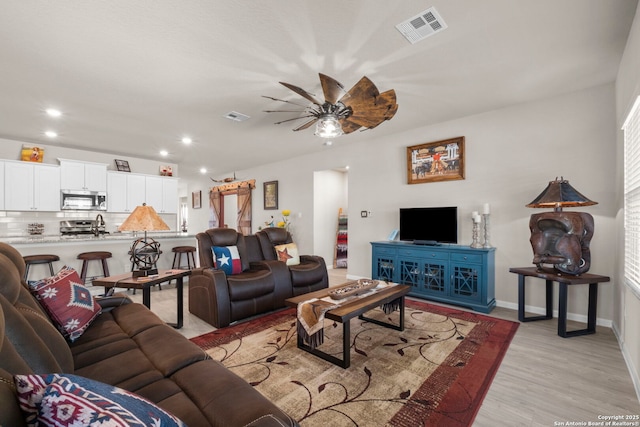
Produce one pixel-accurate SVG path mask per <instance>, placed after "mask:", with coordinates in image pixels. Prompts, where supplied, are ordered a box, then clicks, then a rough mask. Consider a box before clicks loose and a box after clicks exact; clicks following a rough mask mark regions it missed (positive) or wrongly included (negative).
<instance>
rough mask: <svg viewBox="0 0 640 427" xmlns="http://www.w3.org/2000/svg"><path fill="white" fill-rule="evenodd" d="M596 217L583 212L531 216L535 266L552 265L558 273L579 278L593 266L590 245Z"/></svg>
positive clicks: (541, 267) (547, 213)
mask: <svg viewBox="0 0 640 427" xmlns="http://www.w3.org/2000/svg"><path fill="white" fill-rule="evenodd" d="M593 228H594V225H593V217H592V216H591V215H590V214H588V213H584V212H544V213H539V214H534V215H531V219H530V220H529V229H530V230H531V239H530V241H531V247H532V248H533V263H534V264H536V265H537V266H538V268H539V269H541V270H542V269H544V267H543V264H553V266H554V268H555V269H556V270H557V271H560V272H562V273H566V274H571V275H579V274H582V273H586V272H587V271H589V268H590V267H591V251H590V249H589V244H590V242H591V238H592V237H593Z"/></svg>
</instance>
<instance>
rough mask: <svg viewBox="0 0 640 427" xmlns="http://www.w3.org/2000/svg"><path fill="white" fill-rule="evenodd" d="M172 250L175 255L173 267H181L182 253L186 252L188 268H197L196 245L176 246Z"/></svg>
mask: <svg viewBox="0 0 640 427" xmlns="http://www.w3.org/2000/svg"><path fill="white" fill-rule="evenodd" d="M171 251H172V252H173V253H174V255H173V265H172V266H171V268H180V262H181V261H182V254H185V255H186V257H187V265H186V267H187V269H188V270H191V269H192V268H196V258H195V255H194V254H195V253H196V247H195V246H176V247H174V248H173V249H171Z"/></svg>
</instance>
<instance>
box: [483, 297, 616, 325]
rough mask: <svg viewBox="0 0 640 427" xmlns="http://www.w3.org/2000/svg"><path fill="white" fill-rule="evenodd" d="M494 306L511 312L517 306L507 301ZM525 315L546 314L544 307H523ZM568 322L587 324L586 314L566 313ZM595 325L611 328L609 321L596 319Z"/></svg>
mask: <svg viewBox="0 0 640 427" xmlns="http://www.w3.org/2000/svg"><path fill="white" fill-rule="evenodd" d="M496 305H497V306H498V307H502V308H509V309H511V310H518V304H517V303H513V302H508V301H496ZM524 309H525V311H526V312H527V313H533V314H539V315H544V314H546V313H547V309H546V308H544V307H534V306H531V305H525V307H524ZM553 317H556V318H557V317H558V310H553ZM567 319H568V320H574V321H576V322H582V323H587V315H586V314H576V313H567ZM596 325H598V326H605V327H607V328H611V326H612V325H613V322H612V321H611V320H609V319H601V318H597V319H596Z"/></svg>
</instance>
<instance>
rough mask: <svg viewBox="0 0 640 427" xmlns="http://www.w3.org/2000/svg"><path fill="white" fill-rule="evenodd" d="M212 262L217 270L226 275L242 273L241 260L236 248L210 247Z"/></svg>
mask: <svg viewBox="0 0 640 427" xmlns="http://www.w3.org/2000/svg"><path fill="white" fill-rule="evenodd" d="M211 251H212V252H213V262H214V266H215V268H216V269H217V270H222V271H224V273H225V274H227V275H229V276H230V275H232V274H240V273H242V260H241V259H240V253H239V252H238V247H237V246H212V247H211Z"/></svg>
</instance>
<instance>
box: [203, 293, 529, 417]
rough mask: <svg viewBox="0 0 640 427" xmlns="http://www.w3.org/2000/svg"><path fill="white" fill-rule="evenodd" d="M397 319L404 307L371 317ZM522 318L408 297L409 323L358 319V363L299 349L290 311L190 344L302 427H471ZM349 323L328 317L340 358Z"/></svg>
mask: <svg viewBox="0 0 640 427" xmlns="http://www.w3.org/2000/svg"><path fill="white" fill-rule="evenodd" d="M367 316H368V317H372V318H375V317H376V316H377V317H379V318H381V319H384V320H386V321H394V322H397V321H398V313H397V312H396V313H392V314H390V315H385V314H384V313H383V312H382V310H380V309H376V310H373V311H371V312H369V313H367ZM518 325H519V324H518V323H516V322H511V321H507V320H502V319H497V318H493V317H490V316H487V315H482V314H478V313H473V312H466V311H462V310H456V309H453V308H448V307H443V306H437V305H433V304H429V303H426V302H423V301H415V300H409V299H407V301H406V309H405V329H404V331H395V330H392V329H388V328H384V327H381V326H378V325H375V324H373V323H370V322H367V321H365V320H360V319H357V318H355V319H352V320H351V343H350V345H351V366H350V367H349V368H347V369H342V368H340V367H338V366H335V365H333V364H331V363H329V362H326V361H324V360H322V359H320V358H318V357H315V356H314V355H311V354H309V353H307V352H305V351H302V350H300V349H298V348H297V346H296V312H295V310H294V309H287V310H283V311H279V312H276V313H272V314H269V315H267V316H263V317H260V318H257V319H253V320H250V321H247V322H244V323H240V324H236V325H233V326H230V327H227V328H223V329H219V330H216V331H213V332H210V333H207V334H205V335H201V336H199V337H195V338H192V341H193V342H195V343H196V344H197V345H199V346H200V347H201V348H203V349H204V350H205V351H206V352H207V353H208V354H209V355H210V356H211V357H212V358H213V359H216V360H219V361H220V362H221V363H223V364H224V365H225V366H226V367H227V368H228V369H230V370H231V371H233V372H235V373H236V374H237V375H239V376H240V377H242V378H244V379H245V380H246V381H247V382H249V383H250V384H252V385H253V386H254V387H255V388H256V389H257V390H258V391H260V393H262V394H263V395H264V396H266V397H267V398H268V399H269V400H271V401H272V402H274V403H275V404H276V405H278V406H279V407H280V408H281V409H283V410H284V411H286V412H287V413H289V414H290V415H291V416H292V417H294V418H295V419H296V420H298V422H299V423H300V425H301V426H303V427H306V426H332V427H338V426H360V427H365V426H366V427H372V426H411V427H415V426H422V425H424V426H445V425H446V426H448V427H452V426H469V425H471V423H472V422H473V419H474V418H475V415H476V413H477V411H478V409H479V408H480V405H481V404H482V400H483V399H484V396H485V394H486V392H487V390H488V389H489V386H490V385H491V381H492V380H493V377H494V375H495V373H496V372H497V370H498V367H499V366H500V363H501V361H502V358H503V357H504V355H505V353H506V351H507V348H508V347H509V343H510V342H511V339H512V338H513V336H514V335H515V333H516V330H517V328H518ZM341 346H342V325H341V324H338V323H335V322H333V321H331V320H325V340H324V344H322V347H321V349H322V350H323V351H325V352H328V353H330V354H335V355H336V356H337V357H341V354H342V350H341V348H342V347H341Z"/></svg>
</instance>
